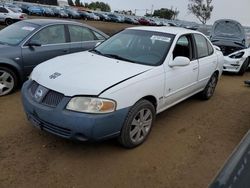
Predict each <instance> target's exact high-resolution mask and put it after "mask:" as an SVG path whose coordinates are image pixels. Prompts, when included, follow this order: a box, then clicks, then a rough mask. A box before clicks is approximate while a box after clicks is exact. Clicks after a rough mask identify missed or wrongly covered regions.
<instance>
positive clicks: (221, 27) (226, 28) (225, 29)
mask: <svg viewBox="0 0 250 188" xmlns="http://www.w3.org/2000/svg"><path fill="white" fill-rule="evenodd" d="M211 38H212V39H214V38H217V39H225V40H227V39H230V40H238V41H242V40H244V39H245V38H246V34H245V30H244V28H243V27H242V25H241V24H240V23H238V22H236V21H234V20H219V21H216V22H215V23H214V25H213V28H212V31H211Z"/></svg>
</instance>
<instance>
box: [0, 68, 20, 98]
mask: <svg viewBox="0 0 250 188" xmlns="http://www.w3.org/2000/svg"><path fill="white" fill-rule="evenodd" d="M16 87H17V77H16V75H15V73H14V72H13V71H12V70H10V69H8V68H5V67H0V96H4V95H7V94H9V93H11V92H13V91H14V90H15V89H16Z"/></svg>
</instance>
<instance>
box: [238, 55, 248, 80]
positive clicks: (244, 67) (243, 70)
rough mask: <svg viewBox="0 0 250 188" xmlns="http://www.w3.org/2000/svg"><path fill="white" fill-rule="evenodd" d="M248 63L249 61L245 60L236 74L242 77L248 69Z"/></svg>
mask: <svg viewBox="0 0 250 188" xmlns="http://www.w3.org/2000/svg"><path fill="white" fill-rule="evenodd" d="M249 61H250V59H249V58H247V59H246V60H245V61H244V63H243V64H242V66H241V68H240V71H239V72H238V74H239V75H241V76H242V75H244V73H245V72H246V71H247V69H248V66H249Z"/></svg>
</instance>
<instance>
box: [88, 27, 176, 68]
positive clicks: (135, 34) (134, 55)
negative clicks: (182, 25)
mask: <svg viewBox="0 0 250 188" xmlns="http://www.w3.org/2000/svg"><path fill="white" fill-rule="evenodd" d="M173 39H174V35H172V34H167V33H161V32H154V31H144V30H132V29H127V30H124V31H122V32H120V33H118V34H116V35H114V36H113V37H111V38H109V39H108V40H106V41H105V42H103V43H102V44H100V45H99V46H97V47H96V48H95V49H94V50H92V51H93V52H95V53H98V54H100V55H103V56H107V57H110V58H115V59H120V60H125V61H129V62H133V63H138V64H144V65H150V66H157V65H159V64H161V63H162V62H163V61H164V59H165V57H166V55H167V53H168V51H169V48H170V46H171V44H172V41H173Z"/></svg>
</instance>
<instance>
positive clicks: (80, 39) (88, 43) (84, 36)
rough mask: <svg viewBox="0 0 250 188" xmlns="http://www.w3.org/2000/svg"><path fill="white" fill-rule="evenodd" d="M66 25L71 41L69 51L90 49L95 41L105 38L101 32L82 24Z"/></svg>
mask: <svg viewBox="0 0 250 188" xmlns="http://www.w3.org/2000/svg"><path fill="white" fill-rule="evenodd" d="M67 27H68V32H69V38H70V42H71V44H70V53H74V52H81V51H85V50H89V49H92V48H93V47H95V45H96V43H97V42H99V41H103V40H104V39H105V37H103V36H102V35H101V34H99V33H97V32H96V31H93V30H91V29H89V28H87V27H84V26H79V25H68V26H67Z"/></svg>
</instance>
